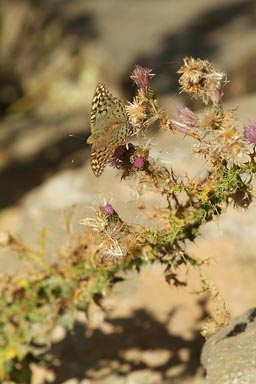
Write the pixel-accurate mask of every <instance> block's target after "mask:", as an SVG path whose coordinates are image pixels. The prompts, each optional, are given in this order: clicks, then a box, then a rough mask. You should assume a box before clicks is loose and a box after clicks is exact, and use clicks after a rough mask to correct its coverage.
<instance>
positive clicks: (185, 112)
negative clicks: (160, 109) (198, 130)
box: [172, 104, 196, 133]
mask: <svg viewBox="0 0 256 384" xmlns="http://www.w3.org/2000/svg"><path fill="white" fill-rule="evenodd" d="M174 117H175V120H172V126H173V127H174V128H176V129H177V130H178V131H180V132H183V133H187V132H189V130H190V129H192V128H195V124H196V115H195V114H194V112H192V111H191V110H190V109H189V108H187V107H186V106H185V105H183V104H181V105H180V106H179V107H178V108H177V110H176V111H175V112H174Z"/></svg>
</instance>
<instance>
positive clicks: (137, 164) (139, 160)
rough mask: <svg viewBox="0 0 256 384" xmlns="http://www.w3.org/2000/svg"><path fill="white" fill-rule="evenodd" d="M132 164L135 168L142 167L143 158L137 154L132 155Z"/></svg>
mask: <svg viewBox="0 0 256 384" xmlns="http://www.w3.org/2000/svg"><path fill="white" fill-rule="evenodd" d="M133 165H134V167H135V168H138V169H140V168H143V167H144V159H143V158H142V157H139V156H134V160H133Z"/></svg>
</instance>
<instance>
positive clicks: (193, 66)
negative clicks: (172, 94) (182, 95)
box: [177, 57, 227, 104]
mask: <svg viewBox="0 0 256 384" xmlns="http://www.w3.org/2000/svg"><path fill="white" fill-rule="evenodd" d="M177 73H179V74H181V76H180V79H179V84H180V86H181V91H182V92H187V93H188V94H190V95H191V96H192V97H194V98H196V99H202V101H203V102H204V103H205V104H208V103H209V101H211V102H212V103H213V104H219V103H220V102H221V100H222V89H223V86H224V85H225V84H226V83H227V78H226V75H225V74H224V73H222V72H218V71H217V70H216V68H215V65H214V64H213V63H210V62H209V61H208V60H201V59H194V58H193V57H185V59H184V64H183V66H182V67H181V68H180V69H179V70H178V71H177Z"/></svg>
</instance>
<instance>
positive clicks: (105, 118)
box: [87, 83, 131, 176]
mask: <svg viewBox="0 0 256 384" xmlns="http://www.w3.org/2000/svg"><path fill="white" fill-rule="evenodd" d="M130 134H131V126H130V124H129V121H128V117H127V115H126V112H125V107H124V104H123V103H122V101H121V100H119V99H118V98H117V97H115V96H113V95H112V94H111V93H110V92H109V90H108V89H107V88H106V87H105V84H104V83H99V84H98V85H97V87H96V90H95V93H94V96H93V99H92V106H91V135H90V136H89V138H88V139H87V143H88V144H91V168H92V171H93V173H94V174H95V176H100V175H101V174H102V172H103V170H104V168H105V167H106V165H107V163H108V161H109V160H110V158H111V156H112V155H113V153H114V151H115V149H116V147H118V146H119V145H121V144H124V143H125V142H126V140H127V137H128V136H130Z"/></svg>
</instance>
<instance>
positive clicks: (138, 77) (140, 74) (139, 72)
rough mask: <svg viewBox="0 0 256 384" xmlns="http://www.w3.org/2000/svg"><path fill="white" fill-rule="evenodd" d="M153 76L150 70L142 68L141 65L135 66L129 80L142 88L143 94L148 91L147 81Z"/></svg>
mask: <svg viewBox="0 0 256 384" xmlns="http://www.w3.org/2000/svg"><path fill="white" fill-rule="evenodd" d="M154 76H155V74H154V73H152V69H149V68H143V67H142V66H141V65H135V68H134V70H133V72H132V74H131V79H132V80H133V81H134V83H135V84H136V85H137V86H138V87H139V88H142V89H143V91H144V92H145V93H147V92H148V90H149V81H150V80H151V79H152V78H153V77H154Z"/></svg>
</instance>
